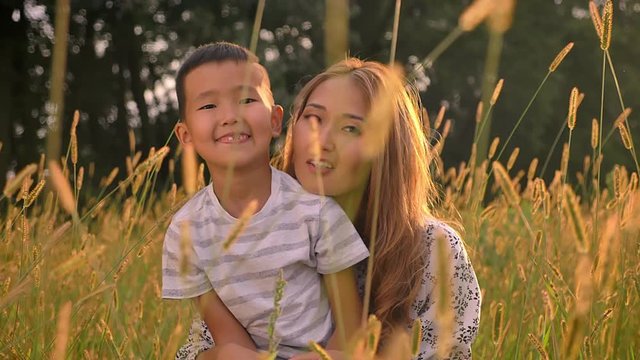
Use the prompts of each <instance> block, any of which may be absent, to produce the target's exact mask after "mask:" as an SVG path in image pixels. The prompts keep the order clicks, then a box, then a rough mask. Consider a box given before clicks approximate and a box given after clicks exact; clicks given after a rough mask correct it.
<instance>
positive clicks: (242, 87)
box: [176, 60, 283, 172]
mask: <svg viewBox="0 0 640 360" xmlns="http://www.w3.org/2000/svg"><path fill="white" fill-rule="evenodd" d="M259 66H260V65H258V64H255V63H248V62H237V63H236V62H235V61H231V60H229V61H222V62H209V63H205V64H202V65H200V66H198V67H196V68H195V69H193V70H192V71H191V72H189V74H187V76H186V77H185V79H184V92H185V118H184V119H182V120H183V121H182V122H180V123H179V124H178V126H177V128H176V134H177V136H178V139H179V140H180V142H181V143H183V144H191V145H193V147H194V148H195V150H196V152H197V153H198V154H199V155H200V156H201V157H202V158H203V159H204V160H205V161H206V162H207V165H208V166H209V169H210V170H211V171H212V172H213V171H215V170H224V169H226V168H228V167H229V166H231V165H232V164H233V166H234V167H235V168H236V169H245V168H250V167H259V166H264V165H265V164H268V163H269V145H270V142H271V139H272V137H274V136H278V135H279V134H280V130H281V122H282V114H283V110H282V107H281V106H279V105H274V104H273V99H272V97H271V93H270V91H269V89H268V85H267V84H268V81H266V79H263V76H266V75H265V74H264V73H263V71H261V69H260V67H259Z"/></svg>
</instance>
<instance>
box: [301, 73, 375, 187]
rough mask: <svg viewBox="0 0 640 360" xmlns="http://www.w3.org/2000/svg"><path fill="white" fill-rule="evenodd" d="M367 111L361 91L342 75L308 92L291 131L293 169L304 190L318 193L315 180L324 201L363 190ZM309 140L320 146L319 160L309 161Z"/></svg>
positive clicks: (367, 168)
mask: <svg viewBox="0 0 640 360" xmlns="http://www.w3.org/2000/svg"><path fill="white" fill-rule="evenodd" d="M367 110H368V107H367V103H366V101H365V97H364V95H363V94H362V91H361V90H360V89H359V88H358V87H357V86H356V84H355V83H354V82H353V80H352V79H351V78H349V77H348V76H341V77H337V78H332V79H329V80H326V81H324V82H322V83H321V84H320V85H318V86H317V87H316V88H315V90H313V92H312V93H311V95H310V96H309V99H308V101H307V103H306V106H305V107H304V109H302V112H301V115H300V117H299V118H298V120H297V121H296V123H295V125H294V127H293V166H294V171H295V174H296V177H297V178H298V181H299V182H300V184H302V187H304V188H305V190H307V191H309V192H311V193H315V194H320V193H321V188H320V186H319V184H318V178H320V180H321V181H322V183H323V185H324V189H323V190H324V194H325V195H328V196H333V197H344V196H349V195H351V194H352V193H355V192H358V191H362V190H363V189H364V187H365V185H366V182H367V179H368V178H369V174H370V172H371V163H370V161H369V160H367V159H365V157H364V154H363V152H362V131H363V128H364V126H363V125H364V124H363V122H364V121H366V120H365V116H366V114H367ZM313 121H317V124H318V134H317V136H314V130H313V127H312V122H313ZM314 138H316V139H318V140H319V143H320V144H319V145H320V159H319V161H316V160H315V159H314V156H313V146H314ZM318 174H319V176H318Z"/></svg>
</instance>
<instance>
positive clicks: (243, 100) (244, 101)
mask: <svg viewBox="0 0 640 360" xmlns="http://www.w3.org/2000/svg"><path fill="white" fill-rule="evenodd" d="M256 101H257V100H256V99H252V98H246V99H242V100H240V104H250V103H252V102H256Z"/></svg>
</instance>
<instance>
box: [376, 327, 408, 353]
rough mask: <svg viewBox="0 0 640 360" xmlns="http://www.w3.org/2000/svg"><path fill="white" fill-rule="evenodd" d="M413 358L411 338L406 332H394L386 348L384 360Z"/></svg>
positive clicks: (397, 330)
mask: <svg viewBox="0 0 640 360" xmlns="http://www.w3.org/2000/svg"><path fill="white" fill-rule="evenodd" d="M411 358H412V356H411V337H409V334H407V332H406V331H404V330H399V329H396V330H394V331H393V333H392V334H391V335H390V338H389V343H388V344H387V345H386V346H385V347H384V350H383V354H382V359H384V360H409V359H411Z"/></svg>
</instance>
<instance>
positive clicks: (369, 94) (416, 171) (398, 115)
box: [274, 58, 435, 338]
mask: <svg viewBox="0 0 640 360" xmlns="http://www.w3.org/2000/svg"><path fill="white" fill-rule="evenodd" d="M342 76H348V77H350V78H351V79H352V80H354V83H355V84H357V86H358V87H359V88H360V90H361V91H362V94H363V95H364V97H365V99H366V100H367V101H368V105H369V109H371V107H372V106H373V104H374V102H376V101H390V103H389V104H388V105H389V106H390V107H391V109H392V112H393V119H392V123H391V124H390V126H389V134H388V136H387V138H386V142H385V144H384V148H383V149H381V150H380V153H379V154H378V155H377V156H376V157H374V159H373V161H372V167H371V174H370V176H369V181H368V184H367V187H366V190H365V193H364V195H363V198H362V201H361V203H360V206H359V210H358V214H357V217H356V221H355V225H356V228H357V229H358V232H359V233H360V235H361V236H362V238H363V239H364V240H365V242H367V243H369V239H370V236H371V234H372V227H373V224H374V223H375V222H374V214H375V212H374V199H375V191H376V189H379V190H380V194H379V204H381V205H380V207H379V210H378V214H377V226H376V227H377V229H376V239H375V241H376V245H375V249H376V250H375V256H374V260H373V261H374V263H373V275H372V294H371V305H370V308H369V309H368V310H369V313H374V314H375V315H376V316H377V317H378V318H379V319H380V320H381V321H382V323H383V338H384V337H386V335H388V334H389V332H390V331H391V329H392V328H394V327H398V326H399V327H405V328H406V326H407V324H408V321H409V312H410V310H411V306H412V304H413V301H414V300H415V298H416V296H417V294H418V292H419V290H420V287H421V280H422V276H423V271H424V267H425V262H426V257H427V254H426V250H427V249H426V246H425V245H426V244H425V239H424V226H425V223H426V221H427V219H428V218H429V217H430V208H431V206H432V204H433V201H434V197H435V187H434V183H433V181H432V178H431V175H430V172H429V163H430V160H431V152H430V146H429V143H428V139H427V137H426V134H425V128H424V125H423V123H422V119H421V111H420V109H421V107H420V103H419V100H418V99H419V98H418V96H417V94H416V93H415V91H412V90H409V89H408V88H407V87H406V86H405V85H404V81H403V80H402V79H401V78H400V77H399V76H398V75H397V74H396V73H395V72H394V71H393V70H392V69H390V68H389V67H387V66H385V65H382V64H380V63H377V62H371V61H361V60H358V59H355V58H350V59H346V60H343V61H341V62H339V63H337V64H335V65H333V66H331V67H330V68H328V69H327V70H326V71H324V72H323V73H321V74H319V75H317V76H316V77H314V78H313V79H312V80H310V81H309V82H308V83H307V84H306V85H305V86H304V87H303V88H302V90H301V91H300V92H299V94H298V95H297V96H296V99H295V101H294V104H293V109H292V111H291V117H290V119H289V128H288V130H287V135H286V138H285V143H284V146H283V149H282V151H281V152H280V154H278V156H277V157H276V159H275V161H274V165H276V166H278V167H280V168H281V169H283V170H284V171H287V172H288V173H290V174H292V175H294V176H295V174H293V165H292V157H293V127H294V125H295V123H296V121H297V120H298V118H299V117H300V115H301V113H302V110H303V109H304V107H305V106H306V102H307V100H308V99H309V96H310V95H311V93H312V92H313V91H314V90H315V89H316V88H317V87H318V85H319V84H321V83H322V82H324V81H326V80H328V79H331V78H336V77H342ZM381 89H383V90H384V95H385V96H378V95H379V94H380V93H381ZM387 108H389V107H387ZM365 121H366V120H365ZM427 126H428V125H427ZM365 131H366V130H365ZM369 131H371V129H369ZM378 181H380V183H379V184H378V183H377V182H378Z"/></svg>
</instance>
